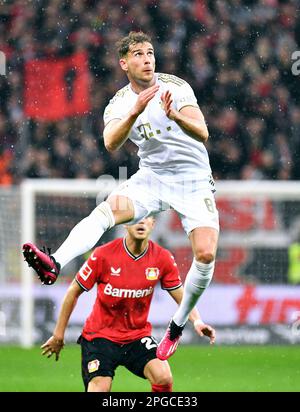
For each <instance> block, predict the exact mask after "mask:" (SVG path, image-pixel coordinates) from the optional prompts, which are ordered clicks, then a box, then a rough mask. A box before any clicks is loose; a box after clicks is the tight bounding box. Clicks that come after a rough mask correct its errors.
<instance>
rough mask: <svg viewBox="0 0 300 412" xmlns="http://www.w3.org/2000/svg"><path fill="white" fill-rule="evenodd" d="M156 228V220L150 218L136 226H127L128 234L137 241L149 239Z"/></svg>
mask: <svg viewBox="0 0 300 412" xmlns="http://www.w3.org/2000/svg"><path fill="white" fill-rule="evenodd" d="M153 228H154V218H153V217H148V218H146V219H143V220H141V221H140V222H139V223H137V224H136V225H131V226H129V225H128V226H126V229H127V231H128V234H129V235H130V236H131V237H132V238H133V239H136V240H144V239H147V238H148V237H149V236H150V234H151V232H152V230H153Z"/></svg>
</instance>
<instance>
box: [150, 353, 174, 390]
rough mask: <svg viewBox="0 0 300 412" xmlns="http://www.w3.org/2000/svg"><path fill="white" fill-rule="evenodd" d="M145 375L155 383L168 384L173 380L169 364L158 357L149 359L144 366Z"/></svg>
mask: <svg viewBox="0 0 300 412" xmlns="http://www.w3.org/2000/svg"><path fill="white" fill-rule="evenodd" d="M144 375H145V377H146V378H147V379H148V380H149V381H150V382H151V384H156V385H168V384H170V383H172V382H173V378H172V372H171V368H170V365H169V363H168V362H167V361H161V360H160V359H157V358H156V359H152V360H150V361H149V362H148V363H147V364H146V366H145V368H144Z"/></svg>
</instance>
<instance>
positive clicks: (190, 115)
mask: <svg viewBox="0 0 300 412" xmlns="http://www.w3.org/2000/svg"><path fill="white" fill-rule="evenodd" d="M161 101H162V103H163V108H164V110H165V113H166V115H167V117H168V118H169V119H171V120H174V122H176V123H177V124H178V126H179V127H181V129H182V130H183V131H184V132H185V133H186V134H187V135H189V136H190V137H192V138H193V139H196V140H199V141H200V142H202V143H205V142H206V141H207V139H208V135H209V134H208V129H207V126H206V123H205V119H204V116H203V113H202V112H201V110H200V109H199V107H194V106H185V107H183V108H182V109H181V110H180V111H178V110H175V109H174V108H173V107H172V103H173V99H172V95H171V93H170V92H169V91H166V92H165V93H163V94H162V95H161Z"/></svg>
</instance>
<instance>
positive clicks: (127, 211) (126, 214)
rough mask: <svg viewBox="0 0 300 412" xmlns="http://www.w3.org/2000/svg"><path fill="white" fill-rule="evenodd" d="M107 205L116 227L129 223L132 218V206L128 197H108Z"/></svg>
mask: <svg viewBox="0 0 300 412" xmlns="http://www.w3.org/2000/svg"><path fill="white" fill-rule="evenodd" d="M107 203H109V205H110V208H111V210H112V213H113V215H114V218H115V222H116V225H119V224H122V223H127V222H130V221H131V220H132V219H133V218H134V214H135V213H134V204H133V201H132V200H131V199H130V198H129V197H127V196H123V195H117V194H116V195H110V196H109V197H108V199H107Z"/></svg>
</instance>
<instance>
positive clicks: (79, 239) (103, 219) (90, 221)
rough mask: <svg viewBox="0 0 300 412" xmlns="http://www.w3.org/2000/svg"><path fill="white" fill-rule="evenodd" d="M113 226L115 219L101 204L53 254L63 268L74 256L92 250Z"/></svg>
mask: <svg viewBox="0 0 300 412" xmlns="http://www.w3.org/2000/svg"><path fill="white" fill-rule="evenodd" d="M114 225H115V219H114V216H113V213H112V211H111V208H110V206H109V204H108V203H107V202H102V203H101V204H100V205H99V206H97V207H96V208H95V209H94V210H93V211H92V213H91V214H90V215H89V216H87V217H86V218H84V219H83V220H81V221H80V222H79V223H77V225H76V226H75V227H74V228H73V229H72V230H71V232H70V234H69V236H68V237H67V239H66V240H65V241H64V243H63V244H62V245H61V246H60V247H59V248H58V250H57V251H56V252H55V253H54V254H53V257H54V259H55V260H56V261H57V262H58V263H59V264H60V265H61V268H63V267H64V266H65V265H66V264H67V263H69V262H70V261H71V260H72V259H74V258H75V257H76V256H80V255H82V254H83V253H85V252H88V251H89V250H90V249H92V247H93V246H95V244H96V243H97V242H98V240H99V239H100V238H101V236H102V235H103V233H104V232H106V230H108V229H110V228H111V227H113V226H114Z"/></svg>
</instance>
